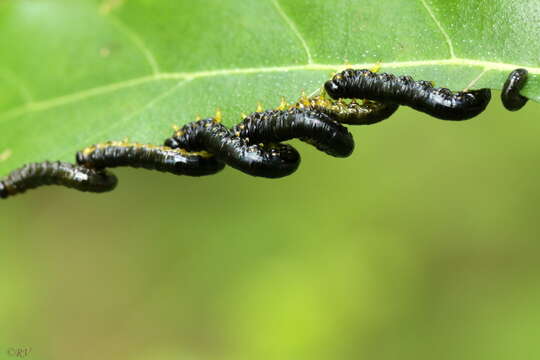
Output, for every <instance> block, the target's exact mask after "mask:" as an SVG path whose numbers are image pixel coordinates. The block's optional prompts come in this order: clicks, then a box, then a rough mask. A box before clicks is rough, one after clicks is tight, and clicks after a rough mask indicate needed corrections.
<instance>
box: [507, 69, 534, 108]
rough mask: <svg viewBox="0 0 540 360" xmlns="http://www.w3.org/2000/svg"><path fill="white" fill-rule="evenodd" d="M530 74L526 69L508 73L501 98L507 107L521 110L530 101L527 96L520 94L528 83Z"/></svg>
mask: <svg viewBox="0 0 540 360" xmlns="http://www.w3.org/2000/svg"><path fill="white" fill-rule="evenodd" d="M528 75H529V72H528V71H527V70H526V69H516V70H514V71H512V72H511V73H510V74H509V75H508V78H507V79H506V82H505V83H504V85H503V88H502V92H501V100H502V103H503V105H504V107H505V108H506V109H508V110H510V111H516V110H519V109H521V108H522V107H523V106H525V103H527V101H529V99H527V98H526V97H525V96H522V95H520V94H519V92H520V91H521V89H523V87H524V86H525V83H527V78H528Z"/></svg>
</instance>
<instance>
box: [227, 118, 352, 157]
mask: <svg viewBox="0 0 540 360" xmlns="http://www.w3.org/2000/svg"><path fill="white" fill-rule="evenodd" d="M232 131H233V133H235V134H236V135H237V136H240V137H242V138H247V139H249V141H250V142H251V143H263V142H281V141H286V140H290V139H294V138H299V139H300V140H302V141H305V142H307V143H309V144H312V145H313V146H315V147H316V148H317V149H319V150H321V151H324V152H326V153H327V154H329V155H332V156H336V157H347V156H349V155H350V154H351V153H352V151H353V150H354V139H353V137H352V135H351V133H350V132H349V131H348V130H347V128H346V127H344V126H343V125H341V124H340V123H338V122H336V121H334V120H332V119H331V118H330V117H329V116H328V115H327V114H325V113H323V112H322V111H319V110H315V109H311V108H305V109H299V108H291V109H288V110H267V111H263V112H254V113H251V114H250V115H248V116H247V117H245V118H244V120H243V121H242V122H240V123H239V124H237V125H236V126H235V127H233V128H232Z"/></svg>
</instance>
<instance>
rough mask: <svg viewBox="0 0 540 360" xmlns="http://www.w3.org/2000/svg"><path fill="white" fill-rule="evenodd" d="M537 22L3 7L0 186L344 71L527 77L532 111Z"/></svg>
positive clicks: (283, 6) (419, 12)
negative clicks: (94, 148) (88, 150)
mask: <svg viewBox="0 0 540 360" xmlns="http://www.w3.org/2000/svg"><path fill="white" fill-rule="evenodd" d="M539 17H540V2H537V1H530V0H491V1H481V0H453V1H448V0H386V1H380V0H336V1H326V0H266V1H263V0H250V1H249V0H248V1H245V0H208V1H186V0H175V1H173V0H169V1H152V0H130V1H126V0H124V1H122V0H106V1H105V2H98V1H91V0H39V1H36V0H0V49H1V50H0V51H1V52H0V54H1V56H0V79H1V80H0V131H1V134H2V135H1V141H0V175H5V174H6V173H8V172H9V171H10V170H13V169H14V168H16V167H18V166H20V165H22V164H23V163H27V162H31V161H42V160H67V161H73V160H74V154H75V152H76V151H77V150H79V149H81V148H83V147H85V146H87V145H90V144H92V143H96V142H102V141H106V140H121V139H123V138H125V137H129V138H130V140H133V141H138V142H150V143H155V144H159V143H162V142H163V140H164V139H165V138H166V137H167V136H169V135H170V134H171V125H173V124H178V125H180V124H184V123H186V122H189V121H192V120H193V119H194V118H195V116H196V115H198V114H200V115H202V116H211V115H213V114H214V112H215V109H216V108H218V107H219V108H221V109H222V111H223V113H224V116H225V120H224V121H225V122H226V123H227V124H233V123H235V122H237V121H238V120H239V116H240V113H242V112H244V113H249V112H251V111H253V110H254V109H255V105H256V103H257V102H262V103H263V104H264V105H265V106H266V107H274V106H276V105H277V104H278V102H279V98H280V96H285V97H286V98H287V99H288V100H290V101H293V100H295V99H296V98H297V97H298V96H299V95H300V93H301V91H302V90H305V91H306V92H307V93H311V92H313V91H315V90H317V89H318V88H319V87H320V86H321V84H322V83H323V82H324V80H325V79H327V78H328V77H329V74H330V72H332V71H336V70H338V69H342V68H343V67H345V66H346V65H345V64H347V63H352V64H355V65H352V66H353V67H356V68H365V67H368V68H370V67H373V66H374V65H376V64H377V63H379V62H380V63H381V65H382V68H381V71H387V72H392V73H396V74H410V75H412V76H413V77H415V78H416V79H424V80H433V81H435V83H436V84H437V85H438V86H444V87H449V88H451V89H453V90H459V89H464V88H468V87H473V88H480V87H489V88H493V89H500V88H501V86H502V84H503V82H504V79H505V78H506V76H507V74H508V73H509V72H510V71H511V70H513V69H515V68H518V67H526V68H528V69H529V72H530V73H531V75H532V76H531V77H530V80H529V82H528V84H527V86H526V88H525V89H524V91H523V93H524V95H526V96H529V97H530V98H531V99H534V100H537V101H539V100H540V80H539V77H538V75H539V74H540V58H539V54H540V42H539V41H537V40H538V39H539V38H540V21H539V20H540V19H539ZM494 101H498V99H497V98H496V97H494ZM397 116H399V115H397Z"/></svg>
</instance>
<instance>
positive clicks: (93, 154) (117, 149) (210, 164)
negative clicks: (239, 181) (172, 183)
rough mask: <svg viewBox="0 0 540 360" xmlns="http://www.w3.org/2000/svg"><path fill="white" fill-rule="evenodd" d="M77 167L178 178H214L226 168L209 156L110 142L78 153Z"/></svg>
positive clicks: (205, 153)
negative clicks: (127, 169) (144, 171)
mask: <svg viewBox="0 0 540 360" xmlns="http://www.w3.org/2000/svg"><path fill="white" fill-rule="evenodd" d="M76 158H77V163H78V164H80V165H84V166H86V167H90V168H97V169H101V168H109V167H119V166H129V167H134V168H145V169H149V170H158V171H162V172H168V173H172V174H175V175H189V176H203V175H210V174H215V173H217V172H219V171H220V170H222V169H223V168H224V166H225V164H223V162H221V161H219V160H218V159H217V158H216V157H214V156H212V155H211V154H209V153H207V152H204V151H203V152H188V151H186V150H183V149H171V148H169V147H165V146H154V145H146V144H138V143H130V142H126V141H109V142H106V143H102V144H97V145H93V146H90V147H87V148H86V149H83V150H82V151H79V152H78V153H77V156H76Z"/></svg>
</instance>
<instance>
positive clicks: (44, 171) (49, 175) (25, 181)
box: [0, 161, 118, 198]
mask: <svg viewBox="0 0 540 360" xmlns="http://www.w3.org/2000/svg"><path fill="white" fill-rule="evenodd" d="M117 182H118V180H117V179H116V176H114V174H112V173H110V172H108V171H105V170H94V169H89V168H86V167H84V166H78V165H74V164H70V163H65V162H60V161H56V162H48V161H45V162H41V163H31V164H27V165H24V166H23V167H21V168H19V169H17V170H15V171H13V172H11V173H10V174H9V175H8V176H6V177H5V178H3V179H2V180H0V198H7V197H9V196H13V195H16V194H20V193H23V192H25V191H26V190H29V189H34V188H37V187H40V186H44V185H61V186H65V187H68V188H73V189H76V190H80V191H89V192H96V193H101V192H106V191H111V190H113V189H114V188H115V187H116V184H117Z"/></svg>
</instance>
